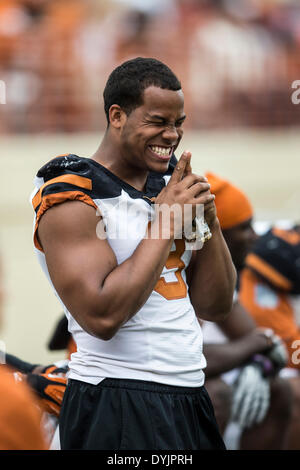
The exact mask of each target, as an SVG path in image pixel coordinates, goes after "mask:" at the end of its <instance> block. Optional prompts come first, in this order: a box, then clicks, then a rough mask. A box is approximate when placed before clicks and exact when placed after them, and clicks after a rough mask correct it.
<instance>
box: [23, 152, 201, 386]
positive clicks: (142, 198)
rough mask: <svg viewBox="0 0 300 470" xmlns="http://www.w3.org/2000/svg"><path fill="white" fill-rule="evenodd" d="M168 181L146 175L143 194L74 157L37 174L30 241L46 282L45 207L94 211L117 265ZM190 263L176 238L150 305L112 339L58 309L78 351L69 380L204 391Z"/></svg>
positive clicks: (135, 243)
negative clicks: (41, 233) (72, 203)
mask: <svg viewBox="0 0 300 470" xmlns="http://www.w3.org/2000/svg"><path fill="white" fill-rule="evenodd" d="M167 178H168V177H167V176H165V177H163V176H162V175H158V174H150V175H149V177H148V179H147V184H146V189H145V192H143V193H142V192H140V191H138V190H136V189H135V188H133V187H132V186H130V185H129V184H127V183H126V182H124V181H122V180H120V179H119V178H118V177H117V176H116V175H114V174H112V173H111V172H110V171H109V170H108V169H106V168H105V167H103V166H102V165H100V164H99V163H97V162H96V161H94V160H91V159H88V158H80V157H77V156H76V155H67V156H62V157H57V158H55V159H54V160H51V161H50V162H49V163H48V164H46V165H45V166H44V167H43V168H41V170H40V171H39V172H38V174H37V178H36V180H35V184H36V189H35V191H34V192H33V195H32V204H33V207H34V209H35V231H34V241H35V250H36V253H37V256H38V259H39V262H40V264H41V266H42V268H43V270H44V272H45V273H46V275H47V277H48V279H49V281H50V283H51V280H50V277H49V273H48V269H47V265H46V261H45V256H44V253H43V251H42V248H41V246H40V245H39V242H38V239H37V237H36V230H37V227H38V224H39V220H40V218H41V216H42V215H43V213H44V212H45V211H46V210H47V209H48V208H49V207H51V206H52V205H54V204H57V203H62V202H64V201H67V200H74V199H76V200H80V201H82V202H84V203H86V204H89V205H91V206H93V207H95V208H96V209H97V210H98V209H99V211H100V213H101V215H102V217H103V221H104V223H105V227H106V236H107V241H108V243H109V244H110V246H111V248H112V250H113V251H114V253H115V255H116V258H117V261H118V264H121V263H122V262H124V261H125V260H126V259H127V258H129V257H130V256H131V255H132V253H133V252H134V250H135V249H136V247H137V246H138V244H139V243H140V241H141V240H142V238H143V237H144V235H145V231H146V227H147V224H148V221H149V219H150V218H151V216H152V214H153V208H152V206H151V198H152V197H155V196H157V194H158V193H159V192H160V191H161V189H162V188H163V187H164V186H165V184H166V181H167ZM128 228H129V230H128ZM99 236H101V233H100V232H99ZM190 258H191V252H190V250H186V247H185V242H184V241H183V240H176V242H175V243H173V247H172V248H171V251H170V255H169V258H168V260H167V262H166V265H165V267H164V268H163V271H162V275H161V277H160V279H159V280H158V282H157V284H156V286H155V289H154V290H153V291H152V293H151V295H150V296H149V298H148V300H147V301H146V303H145V304H144V305H143V307H142V308H141V309H140V310H139V311H138V312H137V313H136V314H135V315H134V316H133V317H132V318H131V319H130V320H129V321H128V322H127V323H125V324H124V325H123V326H122V327H121V328H120V329H119V330H118V332H117V333H116V334H115V335H114V337H113V338H111V339H110V340H109V341H103V340H101V339H98V338H96V337H94V336H92V335H90V334H89V333H87V332H86V331H85V330H84V329H83V328H81V326H80V325H79V324H78V323H77V322H76V320H75V319H74V318H73V316H72V314H71V313H70V312H69V311H68V310H67V308H66V307H65V306H64V305H63V308H64V311H65V314H66V316H67V318H68V322H69V331H70V333H71V334H72V335H73V337H74V340H75V342H76V345H77V352H76V353H73V354H72V356H71V361H70V363H69V367H70V373H69V377H70V378H72V379H76V380H81V381H83V382H88V383H91V384H98V383H99V382H100V381H101V380H103V379H104V378H106V377H110V378H119V379H136V380H147V381H153V382H158V383H163V384H168V385H174V386H184V387H199V386H202V385H203V383H204V373H203V370H202V369H203V368H204V367H205V366H206V361H205V358H204V356H203V353H202V331H201V327H200V325H199V322H198V321H197V318H196V315H195V311H194V309H193V306H192V304H191V302H190V298H189V294H188V286H187V283H186V274H185V269H186V267H187V266H188V264H189V262H190ZM124 282H126V279H124ZM52 287H53V289H54V286H52ZM54 290H55V289H54ZM56 295H57V296H58V294H57V293H56ZM128 295H130V292H128ZM61 303H62V301H61Z"/></svg>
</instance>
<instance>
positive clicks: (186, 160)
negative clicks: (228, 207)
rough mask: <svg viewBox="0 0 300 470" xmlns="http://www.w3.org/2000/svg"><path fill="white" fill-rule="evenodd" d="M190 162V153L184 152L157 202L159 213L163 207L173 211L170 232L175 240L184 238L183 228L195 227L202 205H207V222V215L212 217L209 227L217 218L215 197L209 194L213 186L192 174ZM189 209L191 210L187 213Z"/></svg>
mask: <svg viewBox="0 0 300 470" xmlns="http://www.w3.org/2000/svg"><path fill="white" fill-rule="evenodd" d="M190 161H191V153H190V152H188V151H185V152H183V154H182V155H181V157H180V159H179V161H178V163H177V165H176V167H175V169H174V171H173V174H172V176H171V178H170V180H169V183H168V184H167V186H166V187H165V188H163V190H162V191H161V192H160V193H159V194H158V196H157V197H156V198H155V204H156V209H157V210H159V211H161V212H162V213H163V208H164V207H167V208H170V207H172V209H173V208H174V210H172V211H170V212H169V213H170V219H169V221H170V230H171V235H174V238H176V237H181V234H182V230H183V227H184V226H185V227H186V226H187V225H188V224H192V220H193V219H194V218H195V216H196V211H197V208H199V206H200V205H204V213H205V218H207V213H208V215H210V217H209V220H207V222H208V223H209V224H210V223H212V222H213V220H214V219H215V217H216V214H215V204H214V199H215V196H214V195H213V194H211V193H210V184H209V183H208V182H207V179H206V178H205V177H204V176H198V175H195V174H194V173H192V169H191V164H190ZM187 206H190V209H191V210H186V209H187ZM163 215H164V214H163ZM187 217H189V219H188V220H187Z"/></svg>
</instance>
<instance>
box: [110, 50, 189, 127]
mask: <svg viewBox="0 0 300 470" xmlns="http://www.w3.org/2000/svg"><path fill="white" fill-rule="evenodd" d="M149 86H157V87H159V88H164V89H167V90H172V91H178V90H180V89H181V83H180V81H179V80H178V78H177V77H176V75H175V74H174V73H173V72H172V70H171V69H170V68H169V67H168V66H167V65H165V64H163V63H162V62H160V61H159V60H157V59H151V58H144V57H136V58H135V59H131V60H127V61H126V62H124V63H123V64H121V65H119V66H118V67H117V68H115V69H114V70H113V71H112V72H111V74H110V76H109V77H108V80H107V82H106V85H105V89H104V92H103V98H104V110H105V114H106V118H107V122H108V123H109V108H110V107H111V106H112V105H113V104H118V105H119V106H120V107H121V108H122V109H123V110H124V111H125V113H126V114H127V115H129V114H130V113H131V112H132V111H133V110H134V109H135V108H137V107H138V106H141V105H142V104H143V92H144V90H145V89H146V88H148V87H149Z"/></svg>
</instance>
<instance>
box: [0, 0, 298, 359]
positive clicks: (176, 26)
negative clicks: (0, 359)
mask: <svg viewBox="0 0 300 470" xmlns="http://www.w3.org/2000/svg"><path fill="white" fill-rule="evenodd" d="M299 51H300V4H299V0H0V164H1V189H0V191H1V203H0V214H1V237H0V252H1V257H2V265H3V273H4V279H5V306H4V319H3V322H2V329H1V332H0V340H2V341H4V343H5V344H6V348H7V351H9V352H11V353H13V354H16V355H19V356H20V357H21V358H23V359H25V360H28V361H32V362H37V363H41V362H45V363H46V362H52V361H53V360H56V359H60V358H62V357H64V353H54V352H49V351H48V350H47V342H48V340H49V338H50V335H51V333H52V331H53V329H54V326H55V323H56V321H57V320H58V318H59V317H60V316H61V307H60V304H59V303H58V301H57V299H56V298H55V297H54V295H53V292H52V290H51V289H50V286H49V285H48V281H47V280H46V278H45V277H44V275H43V273H42V271H41V269H40V267H39V265H38V263H37V260H36V259H35V256H34V253H33V244H32V220H33V213H32V209H31V207H30V204H29V196H30V193H31V191H32V189H33V178H34V175H35V174H36V172H37V170H38V169H39V168H40V167H41V166H42V165H43V164H44V163H45V162H46V161H47V160H49V159H50V158H53V157H54V156H56V155H58V154H64V153H68V152H70V153H75V154H78V155H82V156H86V157H89V156H90V155H91V154H92V153H93V152H94V151H95V150H96V148H97V147H98V144H99V141H100V139H101V136H102V134H103V132H104V131H105V125H106V123H105V115H104V111H103V101H102V92H103V88H104V85H105V83H106V80H107V78H108V75H109V74H110V72H111V71H112V70H113V68H114V67H115V66H117V65H118V64H120V63H121V62H123V61H124V60H127V59H129V58H133V57H136V56H143V57H155V58H157V59H160V60H162V61H163V62H165V63H166V64H167V65H169V67H170V68H171V69H172V70H173V71H174V72H175V73H176V74H177V76H178V77H179V79H180V80H181V83H182V86H183V90H184V93H185V99H186V113H187V116H188V118H187V121H186V124H185V137H184V139H183V141H182V144H181V146H180V149H179V151H178V153H180V151H181V150H184V149H189V150H191V151H192V153H193V157H192V166H193V170H194V171H195V172H197V173H203V172H204V171H206V170H210V171H214V172H216V173H218V174H219V175H220V176H223V177H227V178H228V179H230V180H231V181H233V182H234V183H236V184H237V185H239V186H240V187H241V188H242V189H243V190H244V191H245V192H246V193H247V194H248V195H249V197H250V198H251V200H252V202H253V205H254V208H255V213H256V221H257V222H261V223H263V222H267V223H269V222H275V221H280V223H282V224H287V225H288V224H290V223H293V222H300V210H299V205H300V204H299V203H300V184H299V182H300V158H299V148H300V132H299V131H300V104H297V102H298V101H300V53H299ZM297 80H299V83H298V84H297V83H296V81H297ZM297 85H298V87H299V93H298V94H297Z"/></svg>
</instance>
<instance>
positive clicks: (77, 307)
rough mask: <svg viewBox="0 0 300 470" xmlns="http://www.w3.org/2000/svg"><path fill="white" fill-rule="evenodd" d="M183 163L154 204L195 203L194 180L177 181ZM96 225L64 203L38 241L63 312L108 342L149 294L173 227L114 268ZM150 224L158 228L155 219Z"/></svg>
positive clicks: (89, 213)
mask: <svg viewBox="0 0 300 470" xmlns="http://www.w3.org/2000/svg"><path fill="white" fill-rule="evenodd" d="M187 159H188V158H187V156H186V155H185V154H183V156H182V157H181V160H180V161H181V168H180V171H177V172H174V174H173V175H172V177H171V179H170V181H169V183H168V185H167V186H166V187H165V188H164V189H163V190H162V191H161V193H160V194H159V195H158V197H157V204H162V203H166V204H168V205H172V204H174V203H179V204H181V205H182V207H183V206H184V204H185V203H194V205H195V204H197V203H198V200H197V199H194V195H195V189H194V188H193V187H191V186H193V184H192V181H191V180H193V181H195V178H192V177H190V178H188V181H181V180H182V176H183V173H184V169H185V165H186V161H187ZM97 223H99V218H97V217H96V211H95V209H94V208H93V207H91V206H88V205H85V204H83V203H81V202H79V201H69V202H65V203H63V204H58V205H55V206H53V207H51V208H50V209H48V210H47V211H46V212H45V213H44V215H43V216H42V217H41V220H40V222H39V227H38V237H39V241H40V244H41V246H42V248H43V250H44V253H45V257H46V262H47V266H48V270H49V274H50V277H51V279H52V282H53V285H54V286H55V289H56V290H57V292H58V294H59V296H60V298H61V299H62V301H63V303H64V304H65V306H66V307H67V309H68V310H69V311H70V312H71V314H72V315H73V316H74V318H75V319H76V321H77V322H78V323H79V324H80V325H81V327H82V328H83V329H85V330H86V331H87V332H88V333H90V334H92V335H94V336H96V337H98V338H101V339H103V340H109V339H111V338H112V337H113V336H114V334H115V333H116V332H117V331H118V329H119V328H120V327H121V326H122V325H123V324H124V323H126V322H127V321H128V320H129V319H130V318H131V317H132V316H133V315H134V314H135V313H136V312H137V311H138V310H139V309H140V308H141V307H142V306H143V304H144V303H145V302H146V300H147V299H148V297H149V296H150V294H151V292H152V291H153V289H154V287H155V284H156V282H157V281H158V279H159V277H160V275H161V272H162V269H163V266H164V264H165V262H166V260H167V258H168V255H169V252H170V249H171V246H172V243H173V238H174V233H172V231H174V227H175V226H176V224H175V222H174V221H172V224H171V226H170V236H169V238H168V239H163V238H161V239H151V238H150V237H148V238H147V237H146V238H144V239H143V240H142V241H141V242H140V243H139V245H138V246H137V248H136V250H135V251H134V252H133V254H132V255H131V256H130V257H129V258H128V259H127V260H125V261H124V262H123V263H121V264H120V265H118V263H117V260H116V257H115V254H114V252H113V250H112V249H111V247H110V245H109V243H108V242H107V240H103V239H99V238H98V237H97V233H96V226H97ZM155 224H158V225H159V224H160V218H159V217H158V218H156V220H155V221H154V222H153V225H154V226H155ZM160 228H161V227H160ZM181 230H182V224H181ZM154 233H155V230H154Z"/></svg>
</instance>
